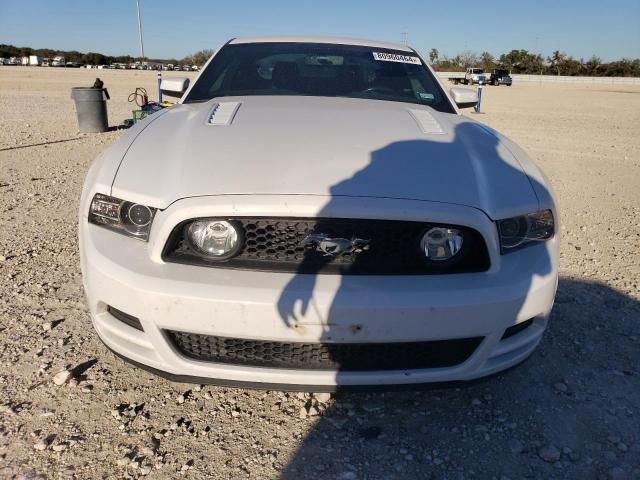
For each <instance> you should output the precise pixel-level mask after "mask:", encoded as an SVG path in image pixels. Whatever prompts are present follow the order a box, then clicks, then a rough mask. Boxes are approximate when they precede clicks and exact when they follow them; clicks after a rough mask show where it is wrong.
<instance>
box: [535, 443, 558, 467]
mask: <svg viewBox="0 0 640 480" xmlns="http://www.w3.org/2000/svg"><path fill="white" fill-rule="evenodd" d="M538 455H539V456H540V458H541V459H543V460H544V461H545V462H549V463H555V462H557V461H558V460H560V450H558V449H557V448H556V447H555V446H554V445H546V446H544V447H542V448H541V449H540V450H539V451H538Z"/></svg>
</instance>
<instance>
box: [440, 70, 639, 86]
mask: <svg viewBox="0 0 640 480" xmlns="http://www.w3.org/2000/svg"><path fill="white" fill-rule="evenodd" d="M437 73H438V76H439V77H440V78H442V79H443V80H446V79H447V78H449V77H462V76H464V72H437ZM512 78H513V81H514V82H515V83H518V82H527V83H535V82H537V83H579V84H583V85H639V86H640V78H639V77H570V76H565V75H512Z"/></svg>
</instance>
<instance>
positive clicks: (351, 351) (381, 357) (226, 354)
mask: <svg viewBox="0 0 640 480" xmlns="http://www.w3.org/2000/svg"><path fill="white" fill-rule="evenodd" d="M166 334H167V336H168V338H169V339H170V340H171V342H172V343H173V345H174V346H175V347H176V349H177V350H178V351H179V352H180V353H181V354H182V355H184V356H186V357H189V358H193V359H196V360H203V361H207V362H215V363H225V364H231V365H243V366H250V367H270V368H287V369H301V370H340V371H366V370H369V371H379V370H416V369H424V368H441V367H452V366H454V365H458V364H460V363H462V362H464V361H465V360H466V359H467V358H469V356H470V355H471V354H472V353H473V352H474V351H475V349H476V348H477V347H478V345H480V342H482V337H472V338H461V339H453V340H435V341H427V342H402V343H297V342H269V341H260V340H246V339H242V338H227V337H216V336H212V335H199V334H195V333H187V332H178V331H173V330H167V331H166Z"/></svg>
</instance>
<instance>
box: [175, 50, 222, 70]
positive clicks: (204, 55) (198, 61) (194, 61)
mask: <svg viewBox="0 0 640 480" xmlns="http://www.w3.org/2000/svg"><path fill="white" fill-rule="evenodd" d="M213 54H214V51H213V50H211V49H205V50H200V51H199V52H196V53H194V54H193V55H190V56H188V57H185V58H184V59H183V60H182V62H181V63H184V64H186V65H198V66H200V67H201V66H202V65H204V64H205V63H207V60H209V58H210V57H211V55H213Z"/></svg>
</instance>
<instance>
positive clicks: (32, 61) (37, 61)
mask: <svg viewBox="0 0 640 480" xmlns="http://www.w3.org/2000/svg"><path fill="white" fill-rule="evenodd" d="M41 64H42V59H41V58H40V57H39V56H37V55H30V56H29V65H30V66H32V67H39V66H40V65H41Z"/></svg>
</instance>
